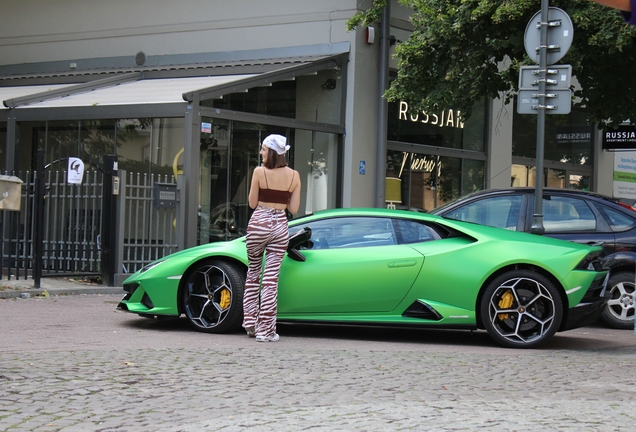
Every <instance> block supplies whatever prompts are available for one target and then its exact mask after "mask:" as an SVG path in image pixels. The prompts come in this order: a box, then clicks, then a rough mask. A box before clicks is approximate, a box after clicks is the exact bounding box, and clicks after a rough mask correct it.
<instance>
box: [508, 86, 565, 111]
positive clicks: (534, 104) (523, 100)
mask: <svg viewBox="0 0 636 432" xmlns="http://www.w3.org/2000/svg"><path fill="white" fill-rule="evenodd" d="M537 93H538V90H537V89H532V90H519V94H517V112H518V113H519V114H537V113H538V112H539V96H538V94H537ZM545 106H546V110H545V113H546V114H569V113H570V109H571V107H572V91H571V90H554V89H550V90H547V91H546V98H545Z"/></svg>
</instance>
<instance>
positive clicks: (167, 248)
mask: <svg viewBox="0 0 636 432" xmlns="http://www.w3.org/2000/svg"><path fill="white" fill-rule="evenodd" d="M122 177H123V179H122V185H121V189H122V191H124V192H123V193H124V196H125V213H124V220H123V223H122V224H121V225H122V226H123V269H122V270H123V273H134V272H136V271H137V270H139V269H140V268H142V267H143V266H144V265H146V264H148V263H149V262H151V261H154V260H156V259H159V258H162V257H164V256H166V255H168V254H170V253H172V252H175V251H176V250H177V236H176V217H177V211H176V209H175V208H157V207H155V205H154V190H155V184H157V183H161V184H166V183H169V184H174V183H175V181H174V177H173V176H160V175H158V176H149V175H147V174H142V173H128V174H124V175H123V176H122Z"/></svg>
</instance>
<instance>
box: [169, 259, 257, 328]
mask: <svg viewBox="0 0 636 432" xmlns="http://www.w3.org/2000/svg"><path fill="white" fill-rule="evenodd" d="M244 286H245V277H244V274H243V272H242V271H241V270H240V269H239V268H237V267H236V266H234V265H232V264H229V263H226V262H223V261H219V260H206V261H202V262H200V263H197V264H196V266H195V267H193V268H192V269H191V271H189V272H188V273H187V276H186V279H185V285H184V287H183V290H182V292H181V295H182V301H183V309H184V312H185V315H186V318H187V319H188V321H189V322H190V324H191V325H192V326H193V327H194V328H195V329H197V330H199V331H203V332H207V333H227V332H231V331H234V330H237V329H239V328H240V326H241V324H242V319H243V287H244Z"/></svg>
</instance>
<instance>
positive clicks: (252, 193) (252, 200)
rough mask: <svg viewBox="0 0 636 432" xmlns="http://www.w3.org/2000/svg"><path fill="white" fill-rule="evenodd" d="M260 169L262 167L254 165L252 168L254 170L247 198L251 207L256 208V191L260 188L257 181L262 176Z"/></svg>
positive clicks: (261, 169)
mask: <svg viewBox="0 0 636 432" xmlns="http://www.w3.org/2000/svg"><path fill="white" fill-rule="evenodd" d="M262 171H263V168H262V167H256V168H254V172H253V173H252V184H251V185H250V194H249V196H248V199H247V202H248V204H249V205H250V207H251V208H256V206H257V205H258V192H259V190H260V186H259V181H260V178H261V176H262V174H261V172H262Z"/></svg>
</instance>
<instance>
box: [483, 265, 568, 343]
mask: <svg viewBox="0 0 636 432" xmlns="http://www.w3.org/2000/svg"><path fill="white" fill-rule="evenodd" d="M480 312H481V319H482V323H483V325H484V327H485V328H486V330H487V331H488V334H489V335H490V337H492V338H493V339H494V340H495V341H496V342H498V343H499V344H501V345H503V346H506V347H511V348H534V347H536V346H538V345H541V344H543V343H545V342H546V341H547V340H548V339H550V338H551V337H552V336H553V335H554V333H555V332H556V331H557V329H558V328H559V326H560V325H561V320H562V318H563V303H562V301H561V296H560V295H559V293H558V291H557V289H556V288H555V287H554V285H553V284H552V282H550V280H549V279H548V278H546V277H544V276H542V275H540V274H538V273H536V272H533V271H530V270H513V271H509V272H507V273H504V274H502V275H500V276H498V277H497V278H495V279H494V280H493V281H492V282H491V283H490V284H489V285H488V287H487V288H486V290H485V291H484V295H483V297H482V301H481V306H480Z"/></svg>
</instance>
